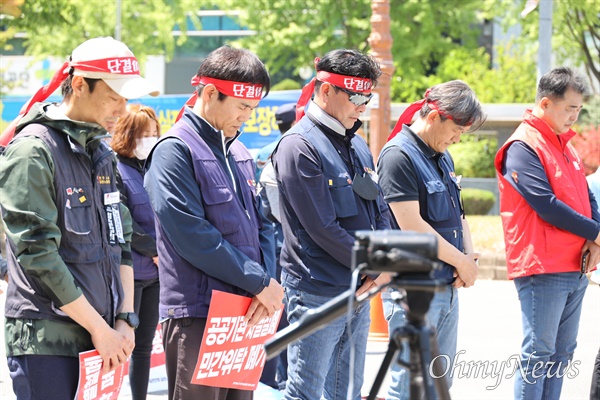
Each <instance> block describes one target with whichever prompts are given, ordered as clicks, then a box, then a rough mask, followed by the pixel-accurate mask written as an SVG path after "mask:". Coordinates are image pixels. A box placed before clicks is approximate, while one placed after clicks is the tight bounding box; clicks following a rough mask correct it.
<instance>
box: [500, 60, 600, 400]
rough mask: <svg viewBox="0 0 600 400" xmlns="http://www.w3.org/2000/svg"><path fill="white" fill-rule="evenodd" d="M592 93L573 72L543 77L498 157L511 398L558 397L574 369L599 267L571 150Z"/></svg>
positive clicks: (599, 228)
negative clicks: (517, 320) (509, 289)
mask: <svg viewBox="0 0 600 400" xmlns="http://www.w3.org/2000/svg"><path fill="white" fill-rule="evenodd" d="M586 92H587V87H586V84H585V81H584V78H582V77H581V76H580V75H579V74H577V73H576V72H575V71H573V70H572V69H570V68H556V69H554V70H552V71H550V72H549V73H547V74H546V75H544V76H543V77H542V78H541V80H540V83H539V86H538V92H537V97H536V104H535V106H534V108H533V109H532V110H527V111H526V113H525V115H524V118H523V122H522V123H521V125H519V127H518V128H517V130H516V131H515V132H514V133H513V135H512V136H511V137H510V138H509V139H508V141H507V142H506V143H505V144H504V145H503V146H502V148H501V149H500V150H499V151H498V154H497V155H496V159H495V166H496V170H497V171H498V175H499V180H498V187H499V190H500V214H501V216H502V225H503V229H504V240H505V243H506V264H507V268H508V278H509V279H511V280H514V282H515V286H516V288H517V292H518V294H519V300H520V302H521V316H522V320H523V334H524V338H523V344H522V348H521V366H520V367H521V368H520V373H517V374H516V382H515V399H527V400H532V399H542V398H543V399H558V398H559V397H560V392H561V388H562V377H563V376H564V375H565V374H569V371H570V370H571V369H572V368H573V366H572V364H571V360H572V358H573V352H574V351H575V347H576V345H577V331H578V328H579V317H580V314H581V304H582V301H583V296H584V294H585V290H586V288H587V286H588V280H587V278H586V276H585V272H589V270H591V269H592V268H591V266H594V265H596V264H597V263H598V262H599V261H600V213H599V212H598V208H597V206H596V205H597V204H596V199H595V198H594V196H593V194H592V193H591V191H590V190H589V188H588V185H587V182H586V180H585V173H584V169H583V163H582V161H581V158H580V157H579V155H578V154H577V152H576V151H575V149H574V147H573V146H572V145H571V144H569V143H568V142H569V139H571V138H572V137H573V136H574V135H575V132H574V131H573V130H571V126H572V125H573V124H574V123H575V122H576V121H577V117H578V115H579V112H580V111H581V109H582V107H583V99H584V96H585V94H586ZM588 251H589V253H588V254H589V255H588V256H587V263H586V264H585V265H583V266H582V260H583V257H582V256H583V255H584V254H586V253H587V252H588ZM571 372H573V373H574V372H575V370H574V369H573V370H572V371H571ZM567 376H569V375H567Z"/></svg>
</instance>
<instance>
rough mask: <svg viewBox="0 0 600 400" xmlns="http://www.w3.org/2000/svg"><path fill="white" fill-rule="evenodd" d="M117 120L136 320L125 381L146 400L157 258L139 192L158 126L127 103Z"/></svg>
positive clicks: (115, 143) (146, 205) (137, 398)
mask: <svg viewBox="0 0 600 400" xmlns="http://www.w3.org/2000/svg"><path fill="white" fill-rule="evenodd" d="M127 109H128V111H129V113H128V114H127V115H126V116H124V117H121V118H119V122H118V123H117V126H116V128H115V132H114V133H113V137H112V141H111V146H112V148H113V150H114V151H115V152H116V153H117V160H118V163H117V167H118V170H119V174H118V176H117V187H118V188H119V191H120V192H121V200H122V201H123V203H124V204H125V205H127V207H128V208H129V210H130V211H131V216H132V219H133V238H132V241H131V251H132V253H133V268H134V279H135V292H134V296H135V297H134V307H135V313H136V314H137V315H138V316H139V326H138V328H137V330H136V331H135V348H134V349H133V353H132V355H131V360H130V362H129V382H130V385H131V395H132V398H133V399H134V400H143V399H146V394H147V392H148V380H149V375H150V356H151V353H152V341H153V339H154V333H155V331H156V326H157V324H158V300H159V282H158V253H157V251H156V231H155V227H154V211H153V210H152V207H151V205H150V199H149V197H148V194H147V193H146V191H145V190H144V163H145V161H146V158H148V155H149V154H150V150H152V147H153V146H154V144H156V142H157V141H158V137H159V136H160V124H159V122H158V119H157V117H156V114H155V113H154V110H153V109H152V108H150V107H146V106H143V105H141V104H131V105H129V106H128V107H127Z"/></svg>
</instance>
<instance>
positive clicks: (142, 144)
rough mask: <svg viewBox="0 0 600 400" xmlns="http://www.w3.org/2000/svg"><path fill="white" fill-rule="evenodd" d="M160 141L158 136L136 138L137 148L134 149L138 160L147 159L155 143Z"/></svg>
mask: <svg viewBox="0 0 600 400" xmlns="http://www.w3.org/2000/svg"><path fill="white" fill-rule="evenodd" d="M156 142H158V138H156V137H145V138H141V139H136V140H135V143H136V146H135V150H133V155H134V156H135V158H137V159H138V160H145V159H146V158H148V155H149V154H150V151H151V150H152V148H153V147H154V145H155V144H156Z"/></svg>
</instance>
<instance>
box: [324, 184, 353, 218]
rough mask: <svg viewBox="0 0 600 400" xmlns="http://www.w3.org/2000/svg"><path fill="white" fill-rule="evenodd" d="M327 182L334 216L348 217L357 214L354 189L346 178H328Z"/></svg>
mask: <svg viewBox="0 0 600 400" xmlns="http://www.w3.org/2000/svg"><path fill="white" fill-rule="evenodd" d="M328 182H329V193H330V194H331V200H332V201H333V207H334V208H335V215H336V217H337V218H349V217H354V216H356V215H358V208H357V207H356V198H355V197H354V191H353V190H352V185H351V184H349V183H348V181H347V178H334V179H328Z"/></svg>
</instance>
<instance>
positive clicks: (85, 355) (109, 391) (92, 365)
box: [75, 350, 129, 400]
mask: <svg viewBox="0 0 600 400" xmlns="http://www.w3.org/2000/svg"><path fill="white" fill-rule="evenodd" d="M128 364H129V362H126V363H125V364H121V365H119V366H118V367H117V368H115V369H114V370H112V371H110V372H109V373H106V374H105V373H103V372H102V357H100V353H98V350H90V351H84V352H82V353H79V384H78V385H77V394H76V395H75V399H76V400H96V399H98V400H117V399H118V397H119V392H120V391H121V384H122V383H123V372H124V371H125V370H127V369H126V368H125V367H126V366H127V365H128Z"/></svg>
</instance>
